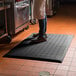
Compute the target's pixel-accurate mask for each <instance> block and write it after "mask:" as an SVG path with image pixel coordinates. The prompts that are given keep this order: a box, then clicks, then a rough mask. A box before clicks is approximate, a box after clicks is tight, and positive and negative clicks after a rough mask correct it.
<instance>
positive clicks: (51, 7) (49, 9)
mask: <svg viewBox="0 0 76 76" xmlns="http://www.w3.org/2000/svg"><path fill="white" fill-rule="evenodd" d="M59 5H60V1H59V0H47V1H46V14H47V16H53V15H55V14H56V12H57V9H58V8H59Z"/></svg>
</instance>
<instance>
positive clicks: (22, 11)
mask: <svg viewBox="0 0 76 76" xmlns="http://www.w3.org/2000/svg"><path fill="white" fill-rule="evenodd" d="M10 4H11V8H10V10H9V11H8V21H10V24H9V25H10V26H9V28H10V29H9V31H10V34H11V35H14V34H16V33H18V32H19V31H21V30H23V29H24V28H25V27H26V26H27V25H28V23H29V15H30V12H29V0H11V2H10Z"/></svg>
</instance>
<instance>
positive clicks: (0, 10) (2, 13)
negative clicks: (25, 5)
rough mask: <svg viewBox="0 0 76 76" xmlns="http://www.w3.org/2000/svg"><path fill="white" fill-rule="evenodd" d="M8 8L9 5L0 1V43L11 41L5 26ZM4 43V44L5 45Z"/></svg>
mask: <svg viewBox="0 0 76 76" xmlns="http://www.w3.org/2000/svg"><path fill="white" fill-rule="evenodd" d="M9 8H10V5H9V4H8V5H7V4H6V2H5V0H0V43H1V42H3V41H2V40H4V39H6V42H10V41H11V37H10V36H9V34H8V30H7V29H8V27H7V26H8V25H7V10H8V9H9ZM6 42H4V43H6Z"/></svg>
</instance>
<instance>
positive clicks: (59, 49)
mask: <svg viewBox="0 0 76 76" xmlns="http://www.w3.org/2000/svg"><path fill="white" fill-rule="evenodd" d="M47 36H48V38H47V41H46V42H42V43H37V44H35V43H31V40H32V39H33V37H32V35H31V36H29V37H28V38H27V39H25V40H23V41H22V42H21V43H20V44H19V45H17V46H16V47H14V48H13V49H12V50H11V51H10V52H8V53H7V54H6V55H5V56H4V57H13V58H22V59H35V60H44V61H53V62H62V61H63V59H64V57H65V55H66V52H67V50H68V47H69V46H70V43H71V41H72V38H73V35H63V34H47Z"/></svg>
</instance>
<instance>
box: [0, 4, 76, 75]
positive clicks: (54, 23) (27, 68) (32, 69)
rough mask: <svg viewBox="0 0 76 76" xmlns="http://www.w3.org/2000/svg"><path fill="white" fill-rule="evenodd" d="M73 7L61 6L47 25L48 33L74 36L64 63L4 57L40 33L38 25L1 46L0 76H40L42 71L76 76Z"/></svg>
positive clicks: (75, 26)
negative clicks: (33, 34) (26, 39)
mask: <svg viewBox="0 0 76 76" xmlns="http://www.w3.org/2000/svg"><path fill="white" fill-rule="evenodd" d="M73 6H74V5H72V7H71V6H61V7H62V8H60V9H59V11H58V12H57V14H56V15H55V16H54V17H52V18H49V19H48V23H47V25H48V26H47V33H50V34H51V33H54V34H72V35H74V39H73V40H72V43H71V45H70V47H69V49H68V52H67V54H66V56H65V58H64V60H63V62H62V63H55V62H45V61H35V60H26V59H15V58H4V57H2V56H3V55H4V54H6V53H7V52H8V51H9V50H10V49H11V48H13V47H14V46H16V45H17V44H18V43H20V42H21V41H22V40H23V39H25V38H26V37H28V36H29V35H30V34H31V33H34V32H38V24H36V25H30V28H29V29H28V30H24V31H23V32H21V33H19V34H18V35H17V36H16V37H14V38H13V39H12V42H11V43H10V44H4V45H1V44H0V76H39V72H41V71H48V72H50V76H76V11H75V10H76V9H75V8H74V7H76V6H74V7H73ZM63 7H64V8H63ZM64 10H65V11H64Z"/></svg>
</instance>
